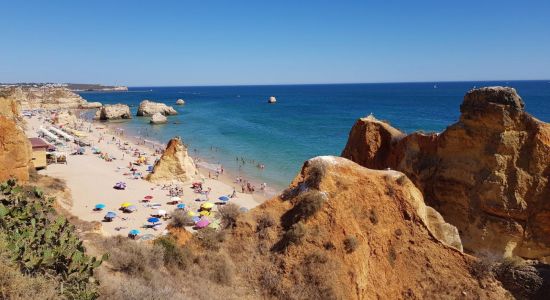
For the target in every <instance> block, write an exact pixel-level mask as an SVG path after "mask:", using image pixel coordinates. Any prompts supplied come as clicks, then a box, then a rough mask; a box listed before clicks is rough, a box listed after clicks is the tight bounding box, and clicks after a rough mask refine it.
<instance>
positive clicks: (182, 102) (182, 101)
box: [176, 99, 185, 105]
mask: <svg viewBox="0 0 550 300" xmlns="http://www.w3.org/2000/svg"><path fill="white" fill-rule="evenodd" d="M184 104H185V100H183V99H178V100H176V105H184Z"/></svg>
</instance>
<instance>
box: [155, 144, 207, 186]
mask: <svg viewBox="0 0 550 300" xmlns="http://www.w3.org/2000/svg"><path fill="white" fill-rule="evenodd" d="M197 174H198V171H197V168H196V166H195V162H194V161H193V159H192V158H191V157H190V156H189V155H188V153H187V147H186V146H185V145H184V144H183V142H182V141H181V138H179V137H175V138H172V139H171V140H170V141H169V142H168V144H167V146H166V150H164V153H163V154H162V156H161V157H160V159H159V160H157V162H155V165H154V167H153V172H151V173H150V174H149V175H148V176H147V180H149V181H151V182H167V181H172V180H177V181H180V182H186V181H189V180H191V179H193V178H195V177H196V176H197Z"/></svg>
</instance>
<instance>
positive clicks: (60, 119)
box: [53, 110, 78, 128]
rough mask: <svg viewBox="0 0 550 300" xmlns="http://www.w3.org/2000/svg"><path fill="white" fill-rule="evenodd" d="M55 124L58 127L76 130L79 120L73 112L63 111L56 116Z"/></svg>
mask: <svg viewBox="0 0 550 300" xmlns="http://www.w3.org/2000/svg"><path fill="white" fill-rule="evenodd" d="M53 123H54V124H55V125H58V126H68V127H71V128H75V127H76V125H77V123H78V119H77V117H76V116H75V115H74V113H73V112H72V111H70V110H62V111H60V112H58V113H57V114H56V115H55V117H54V118H53Z"/></svg>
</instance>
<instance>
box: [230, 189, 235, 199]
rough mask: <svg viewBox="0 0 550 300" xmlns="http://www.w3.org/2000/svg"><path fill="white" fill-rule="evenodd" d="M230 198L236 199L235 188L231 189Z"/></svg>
mask: <svg viewBox="0 0 550 300" xmlns="http://www.w3.org/2000/svg"><path fill="white" fill-rule="evenodd" d="M230 198H237V191H236V190H235V188H233V193H231V197H230Z"/></svg>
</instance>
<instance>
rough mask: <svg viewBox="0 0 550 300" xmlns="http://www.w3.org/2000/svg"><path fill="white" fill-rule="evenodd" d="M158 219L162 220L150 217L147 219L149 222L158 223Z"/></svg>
mask: <svg viewBox="0 0 550 300" xmlns="http://www.w3.org/2000/svg"><path fill="white" fill-rule="evenodd" d="M158 221H160V220H159V218H149V219H147V222H149V223H157V222H158Z"/></svg>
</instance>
